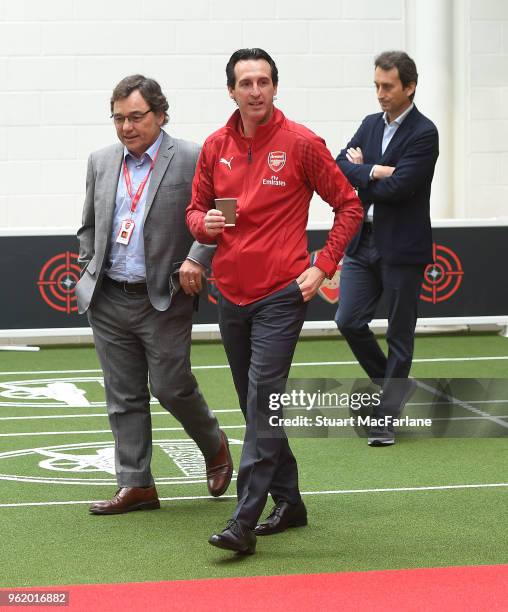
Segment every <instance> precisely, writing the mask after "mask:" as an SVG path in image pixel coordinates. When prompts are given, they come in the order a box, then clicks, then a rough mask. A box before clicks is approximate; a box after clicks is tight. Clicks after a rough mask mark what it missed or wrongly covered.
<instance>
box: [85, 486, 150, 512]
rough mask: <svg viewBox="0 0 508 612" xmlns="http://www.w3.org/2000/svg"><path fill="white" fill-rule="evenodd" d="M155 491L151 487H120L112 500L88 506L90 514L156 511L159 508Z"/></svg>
mask: <svg viewBox="0 0 508 612" xmlns="http://www.w3.org/2000/svg"><path fill="white" fill-rule="evenodd" d="M160 507H161V504H160V502H159V497H158V495H157V489H156V488H155V486H153V487H147V488H146V489H145V488H142V487H122V488H121V489H118V491H117V492H116V493H115V496H114V497H113V499H110V500H108V501H103V502H97V503H95V504H93V505H92V506H90V512H91V513H92V514H122V513H124V512H132V511H133V510H157V508H160Z"/></svg>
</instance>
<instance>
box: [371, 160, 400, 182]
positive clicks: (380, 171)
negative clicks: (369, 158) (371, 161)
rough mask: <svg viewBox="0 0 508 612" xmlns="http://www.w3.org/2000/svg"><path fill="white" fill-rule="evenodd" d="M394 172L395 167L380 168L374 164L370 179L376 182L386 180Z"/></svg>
mask: <svg viewBox="0 0 508 612" xmlns="http://www.w3.org/2000/svg"><path fill="white" fill-rule="evenodd" d="M394 170H395V166H380V165H379V164H376V165H375V166H373V170H372V178H373V179H374V180H376V181H377V180H378V179H384V178H388V177H389V176H391V175H392V174H393V172H394Z"/></svg>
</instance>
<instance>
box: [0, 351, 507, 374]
mask: <svg viewBox="0 0 508 612" xmlns="http://www.w3.org/2000/svg"><path fill="white" fill-rule="evenodd" d="M499 360H501V361H503V360H504V361H506V360H508V355H496V356H490V357H430V358H429V357H422V358H420V359H418V358H417V359H413V363H441V362H448V361H499ZM322 365H358V361H297V362H295V363H292V364H291V367H292V368H297V367H308V366H322ZM192 369H193V370H229V364H224V365H198V366H192ZM101 371H102V370H97V369H96V370H27V371H20V372H0V375H1V376H11V375H14V374H16V375H17V374H90V373H95V372H101Z"/></svg>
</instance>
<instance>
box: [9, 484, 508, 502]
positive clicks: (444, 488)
mask: <svg viewBox="0 0 508 612" xmlns="http://www.w3.org/2000/svg"><path fill="white" fill-rule="evenodd" d="M500 487H508V482H499V483H489V484H459V485H437V486H430V487H391V488H384V489H337V490H330V491H302V495H353V494H355V493H397V492H402V493H406V492H413V491H449V490H458V489H488V488H500ZM159 499H160V500H161V501H189V500H195V499H209V500H213V499H215V498H213V497H210V496H209V495H186V496H182V497H159ZM222 499H236V495H222ZM97 501H100V500H96V499H89V500H79V501H50V502H20V503H11V504H0V508H19V507H26V506H72V505H79V504H93V503H95V502H97Z"/></svg>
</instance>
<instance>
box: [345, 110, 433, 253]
mask: <svg viewBox="0 0 508 612" xmlns="http://www.w3.org/2000/svg"><path fill="white" fill-rule="evenodd" d="M384 126H385V123H384V120H383V113H376V114H374V115H368V116H367V117H365V119H364V120H363V121H362V124H361V125H360V127H359V128H358V131H357V132H356V134H355V135H354V136H353V138H352V139H351V140H350V141H349V142H348V144H347V146H346V148H344V149H342V151H341V152H340V153H339V155H338V157H337V164H338V165H339V168H340V169H341V170H342V172H343V173H344V174H345V175H346V177H347V178H348V179H349V182H350V183H351V184H352V185H353V187H355V188H357V189H358V195H359V196H360V199H361V201H362V203H363V206H364V209H365V212H366V211H367V209H368V208H369V206H370V205H371V204H374V205H375V206H374V240H375V244H376V248H377V250H378V251H379V254H380V255H381V257H382V258H383V260H384V261H386V262H387V263H391V264H419V263H422V264H424V263H430V262H432V230H431V226H430V185H431V182H432V177H433V175H434V166H435V165H436V160H437V158H438V155H439V139H438V133H437V128H436V126H435V125H434V124H433V123H432V121H430V120H429V119H427V117H425V116H424V115H422V114H421V113H420V111H419V110H418V109H417V108H416V106H415V107H414V108H413V110H412V111H411V112H410V113H409V114H408V115H407V117H406V118H405V120H404V121H403V122H402V125H401V126H400V127H399V128H398V129H397V131H396V132H395V134H394V136H393V138H392V139H391V141H390V144H389V145H388V147H387V148H386V151H385V153H384V155H382V154H381V144H382V140H383V131H384ZM350 147H360V148H361V150H362V153H363V162H364V163H363V164H352V163H351V162H349V161H348V159H347V157H346V151H347V149H349V148H350ZM374 164H380V165H383V166H395V171H394V172H393V174H392V176H391V177H388V178H384V179H379V180H376V181H371V180H369V174H370V171H371V169H372V166H373V165H374ZM359 239H360V232H358V233H357V234H356V236H355V237H354V238H353V239H352V241H351V243H350V244H349V247H348V249H347V250H346V253H347V254H348V255H353V254H354V252H355V250H356V248H357V246H358V242H359Z"/></svg>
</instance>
